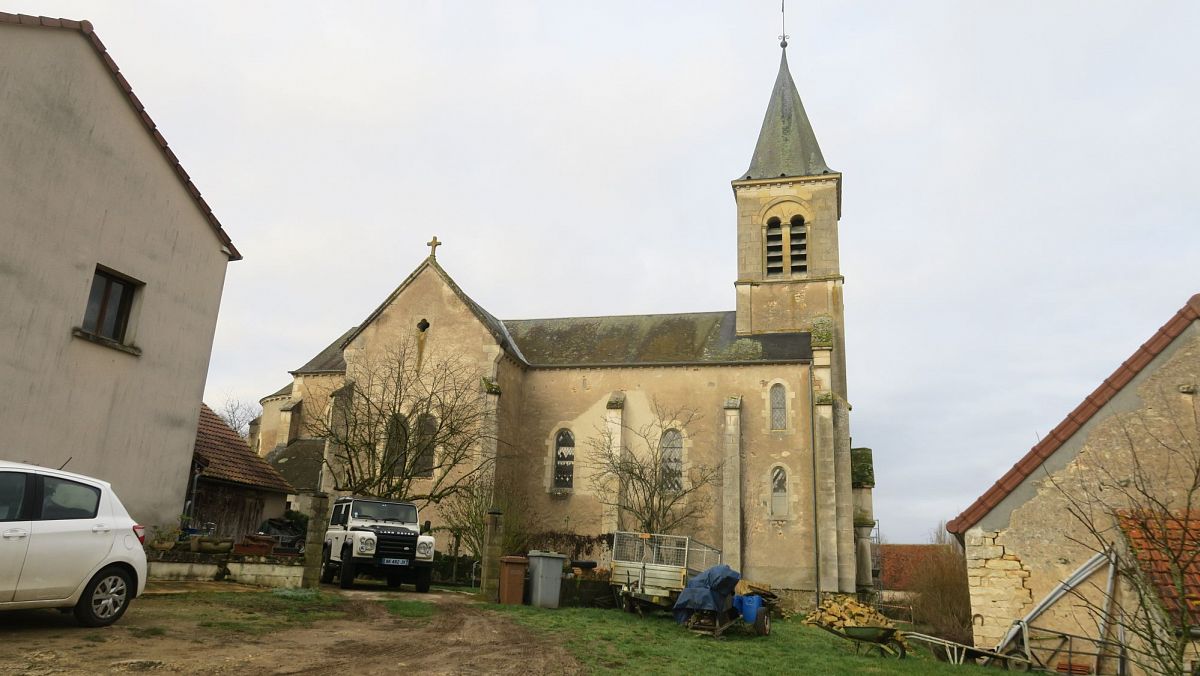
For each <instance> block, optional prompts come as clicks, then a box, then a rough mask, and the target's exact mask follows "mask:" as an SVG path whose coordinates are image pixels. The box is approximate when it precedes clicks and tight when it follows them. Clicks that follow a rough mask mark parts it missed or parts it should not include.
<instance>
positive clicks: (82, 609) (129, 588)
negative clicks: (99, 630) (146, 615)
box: [75, 568, 134, 627]
mask: <svg viewBox="0 0 1200 676" xmlns="http://www.w3.org/2000/svg"><path fill="white" fill-rule="evenodd" d="M133 593H134V592H133V578H132V577H131V576H130V575H129V573H127V572H125V571H124V570H122V569H121V568H105V569H104V570H102V571H100V572H99V573H96V577H93V578H92V580H91V582H88V583H87V586H86V587H84V588H83V594H82V595H80V597H79V602H78V603H76V604H75V619H76V620H78V621H79V624H82V625H83V626H85V627H107V626H108V625H110V624H112V623H113V622H116V621H117V620H119V619H121V616H122V615H124V614H125V609H126V608H128V607H129V600H130V599H131V598H132V597H133Z"/></svg>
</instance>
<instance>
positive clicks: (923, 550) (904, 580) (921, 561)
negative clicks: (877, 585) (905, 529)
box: [879, 544, 946, 591]
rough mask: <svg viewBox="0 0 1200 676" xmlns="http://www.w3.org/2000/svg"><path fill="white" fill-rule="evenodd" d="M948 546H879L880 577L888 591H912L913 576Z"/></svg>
mask: <svg viewBox="0 0 1200 676" xmlns="http://www.w3.org/2000/svg"><path fill="white" fill-rule="evenodd" d="M945 546H946V545H888V544H883V545H879V575H880V577H881V578H882V579H883V588H884V589H885V590H887V591H911V590H912V583H913V575H914V574H915V573H916V572H917V570H919V569H920V568H921V567H922V566H924V565H925V562H926V561H927V560H928V559H929V557H930V556H933V555H934V554H936V553H937V551H938V548H939V547H945Z"/></svg>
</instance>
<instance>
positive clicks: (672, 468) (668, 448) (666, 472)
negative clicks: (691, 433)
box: [658, 430, 683, 491]
mask: <svg viewBox="0 0 1200 676" xmlns="http://www.w3.org/2000/svg"><path fill="white" fill-rule="evenodd" d="M658 450H659V457H660V458H661V459H662V480H663V486H664V487H665V488H666V489H667V490H669V491H681V490H683V435H682V434H680V433H679V430H666V431H665V432H663V434H662V439H661V440H659V442H658Z"/></svg>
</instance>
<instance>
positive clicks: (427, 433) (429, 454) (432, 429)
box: [413, 413, 438, 477]
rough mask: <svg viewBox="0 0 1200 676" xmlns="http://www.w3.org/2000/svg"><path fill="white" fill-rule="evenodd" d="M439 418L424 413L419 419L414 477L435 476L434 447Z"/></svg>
mask: <svg viewBox="0 0 1200 676" xmlns="http://www.w3.org/2000/svg"><path fill="white" fill-rule="evenodd" d="M437 432H438V421H437V418H435V417H433V416H431V415H429V414H428V413H422V414H421V415H420V417H418V418H417V435H418V436H417V443H416V452H417V456H416V458H414V459H413V476H415V477H431V476H433V461H434V446H435V444H436V442H437Z"/></svg>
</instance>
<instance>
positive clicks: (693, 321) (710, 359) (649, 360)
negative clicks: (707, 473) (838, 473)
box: [504, 311, 812, 366]
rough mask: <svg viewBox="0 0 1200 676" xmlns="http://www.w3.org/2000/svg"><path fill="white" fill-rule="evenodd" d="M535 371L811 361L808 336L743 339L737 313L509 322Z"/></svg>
mask: <svg viewBox="0 0 1200 676" xmlns="http://www.w3.org/2000/svg"><path fill="white" fill-rule="evenodd" d="M504 325H505V326H506V327H508V331H509V335H511V336H512V338H513V340H515V341H516V344H517V345H518V346H520V351H521V353H522V354H523V355H524V356H525V361H526V363H528V364H530V365H532V366H626V365H637V366H642V365H654V364H727V363H746V362H786V361H807V360H809V359H811V358H812V345H811V342H810V337H809V334H807V333H769V334H763V335H757V336H743V337H738V335H737V333H736V318H735V313H734V312H733V311H727V312H690V313H681V314H664V315H625V316H616V317H562V318H556V319H518V320H506V321H505V322H504Z"/></svg>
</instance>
